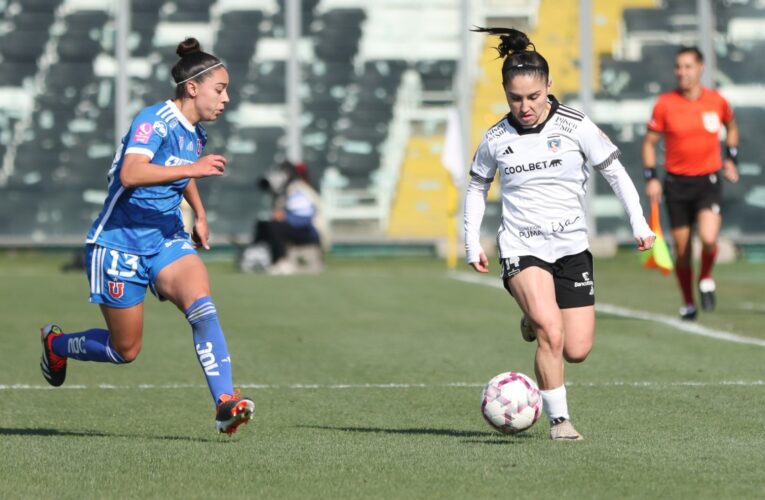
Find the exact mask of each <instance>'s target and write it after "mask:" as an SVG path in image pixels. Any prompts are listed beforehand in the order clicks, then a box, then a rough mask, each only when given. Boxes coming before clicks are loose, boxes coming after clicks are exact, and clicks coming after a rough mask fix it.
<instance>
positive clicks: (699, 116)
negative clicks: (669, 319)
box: [642, 47, 738, 320]
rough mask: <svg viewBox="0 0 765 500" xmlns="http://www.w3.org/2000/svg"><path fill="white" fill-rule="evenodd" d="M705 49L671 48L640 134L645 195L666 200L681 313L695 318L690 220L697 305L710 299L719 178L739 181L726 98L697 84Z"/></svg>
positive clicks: (711, 304) (708, 308)
mask: <svg viewBox="0 0 765 500" xmlns="http://www.w3.org/2000/svg"><path fill="white" fill-rule="evenodd" d="M703 71H704V56H703V55H702V54H701V51H699V49H698V48H696V47H684V48H681V49H680V50H679V51H678V52H677V54H676V56H675V78H676V79H677V89H675V90H673V91H672V92H667V93H665V94H662V95H660V96H659V99H658V100H657V101H656V105H655V106H654V109H653V115H652V116H651V120H650V121H649V122H648V130H647V132H646V135H645V138H644V140H643V147H642V154H643V167H644V169H645V177H646V195H647V196H648V198H649V199H650V201H651V202H658V201H660V200H661V197H662V192H663V194H664V197H665V199H666V202H667V210H668V212H669V221H670V225H671V227H672V239H673V241H674V248H675V273H676V275H677V281H678V283H679V285H680V290H681V291H682V294H683V306H682V307H681V308H680V317H681V318H683V319H688V320H692V319H695V318H696V313H697V309H696V301H695V299H694V296H693V267H692V264H691V236H692V231H691V229H692V227H693V224H694V222H695V223H696V227H697V232H698V236H699V239H700V240H701V245H702V249H701V269H700V272H699V284H698V286H699V293H700V298H701V307H702V308H703V309H704V310H705V311H711V310H713V309H714V307H715V282H714V280H713V279H712V266H713V265H714V262H715V257H716V256H717V237H718V235H719V233H720V224H721V221H722V218H721V212H720V204H721V198H722V179H720V174H722V177H724V178H725V179H727V180H729V181H731V182H737V181H738V170H737V169H736V162H737V157H738V149H737V148H738V127H737V126H736V122H735V120H734V119H733V110H732V109H731V107H730V104H729V103H728V101H726V100H725V98H724V97H722V96H721V95H720V94H719V93H718V92H717V91H715V90H713V89H709V88H706V87H704V86H702V85H701V74H702V72H703ZM721 126H724V127H725V129H726V139H725V146H726V147H725V158H724V159H723V158H722V154H721V151H720V138H719V134H720V127H721ZM662 134H663V135H664V143H665V149H666V152H665V167H666V170H667V172H666V178H665V180H664V186H663V189H662V184H661V182H659V179H658V175H657V172H656V145H657V144H658V142H659V139H660V138H661V135H662Z"/></svg>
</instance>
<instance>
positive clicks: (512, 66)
mask: <svg viewBox="0 0 765 500" xmlns="http://www.w3.org/2000/svg"><path fill="white" fill-rule="evenodd" d="M471 31H475V32H478V33H488V34H490V35H497V36H499V39H500V42H499V45H498V46H497V52H499V57H504V58H505V62H503V63H502V85H505V84H506V83H507V82H509V81H510V80H512V79H513V78H514V77H515V76H518V75H535V76H540V77H542V78H544V80H545V81H548V80H549V79H550V67H549V66H548V64H547V60H546V59H545V58H544V57H542V54H540V53H539V52H537V50H536V47H534V44H533V43H531V40H529V37H528V36H526V33H524V32H522V31H518V30H516V29H513V28H481V27H475V28H474V29H472V30H471Z"/></svg>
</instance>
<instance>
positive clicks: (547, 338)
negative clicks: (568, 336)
mask: <svg viewBox="0 0 765 500" xmlns="http://www.w3.org/2000/svg"><path fill="white" fill-rule="evenodd" d="M536 332H537V343H538V345H539V348H540V349H542V350H546V351H550V352H553V353H560V352H561V351H563V330H562V329H561V328H560V327H556V326H554V325H545V324H541V325H539V324H538V325H537V327H536Z"/></svg>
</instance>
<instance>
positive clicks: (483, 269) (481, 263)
mask: <svg viewBox="0 0 765 500" xmlns="http://www.w3.org/2000/svg"><path fill="white" fill-rule="evenodd" d="M470 265H471V266H473V269H475V270H476V271H477V272H479V273H488V272H489V259H487V258H486V252H484V251H483V250H481V253H480V254H478V262H471V263H470Z"/></svg>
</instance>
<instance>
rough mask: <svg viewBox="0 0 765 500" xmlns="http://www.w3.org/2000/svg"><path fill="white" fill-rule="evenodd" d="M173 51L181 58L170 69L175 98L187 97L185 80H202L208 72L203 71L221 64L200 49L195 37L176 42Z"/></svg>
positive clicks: (208, 74) (218, 60)
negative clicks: (174, 85) (176, 44)
mask: <svg viewBox="0 0 765 500" xmlns="http://www.w3.org/2000/svg"><path fill="white" fill-rule="evenodd" d="M175 53H176V54H178V57H180V58H181V60H180V61H178V62H177V63H175V66H173V69H172V71H171V73H172V75H173V80H174V81H175V84H176V87H175V98H176V99H180V98H182V97H187V95H188V94H187V91H186V85H185V83H186V81H187V80H189V79H192V80H194V81H197V82H199V81H202V80H204V79H205V78H207V77H208V76H210V73H209V72H204V71H205V70H208V69H210V68H212V67H213V66H215V65H218V64H222V63H221V61H220V59H218V58H217V57H215V56H214V55H212V54H208V53H207V52H203V51H202V46H201V45H200V44H199V40H197V39H196V38H187V39H185V40H184V41H182V42H181V43H179V44H178V48H177V49H175Z"/></svg>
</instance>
